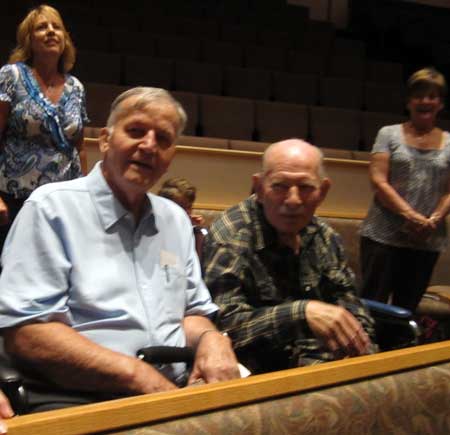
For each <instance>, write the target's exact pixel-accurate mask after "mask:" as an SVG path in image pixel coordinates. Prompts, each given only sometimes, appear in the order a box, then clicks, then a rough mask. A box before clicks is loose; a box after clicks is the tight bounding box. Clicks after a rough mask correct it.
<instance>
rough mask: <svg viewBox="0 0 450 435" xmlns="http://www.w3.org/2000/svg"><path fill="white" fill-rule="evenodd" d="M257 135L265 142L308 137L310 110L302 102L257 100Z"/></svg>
mask: <svg viewBox="0 0 450 435" xmlns="http://www.w3.org/2000/svg"><path fill="white" fill-rule="evenodd" d="M255 104H256V109H255V110H256V135H257V138H258V140H260V141H263V142H277V141H279V140H281V139H287V138H290V137H298V138H301V139H305V140H306V139H307V137H308V110H307V106H304V105H300V104H290V103H278V102H271V101H270V102H269V101H257V102H256V103H255Z"/></svg>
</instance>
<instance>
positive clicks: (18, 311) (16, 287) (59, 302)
mask: <svg viewBox="0 0 450 435" xmlns="http://www.w3.org/2000/svg"><path fill="white" fill-rule="evenodd" d="M52 220H53V221H54V222H53V223H52ZM25 252H26V253H25ZM2 263H3V271H2V274H1V275H0V328H5V327H11V326H14V325H17V324H20V323H24V322H29V321H51V320H57V321H61V322H63V323H66V324H70V323H71V315H70V311H69V308H68V305H67V300H68V297H69V295H68V288H69V278H68V277H69V271H70V269H71V264H70V262H69V260H68V258H67V255H66V252H65V249H64V243H63V241H62V238H61V236H60V234H59V233H58V224H57V222H56V221H55V220H54V219H51V218H50V217H49V216H48V215H47V213H46V212H45V210H44V209H43V208H42V207H40V206H39V205H38V204H37V203H36V202H34V201H31V200H28V201H26V202H25V204H24V206H23V208H22V209H21V211H20V213H19V214H18V216H17V218H16V219H15V220H14V223H13V225H12V227H11V230H10V232H9V234H8V237H7V239H6V243H5V246H4V248H3V253H2Z"/></svg>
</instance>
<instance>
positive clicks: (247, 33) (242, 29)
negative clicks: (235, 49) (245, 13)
mask: <svg viewBox="0 0 450 435" xmlns="http://www.w3.org/2000/svg"><path fill="white" fill-rule="evenodd" d="M221 39H222V41H226V42H233V43H237V44H256V43H257V42H258V31H257V28H256V26H253V25H251V24H247V25H245V26H244V25H241V24H234V23H229V22H222V26H221Z"/></svg>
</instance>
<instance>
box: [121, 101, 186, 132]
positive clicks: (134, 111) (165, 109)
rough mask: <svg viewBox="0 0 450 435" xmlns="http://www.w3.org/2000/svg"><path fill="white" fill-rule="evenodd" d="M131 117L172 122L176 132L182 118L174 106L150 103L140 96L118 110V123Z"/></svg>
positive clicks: (125, 103)
mask: <svg viewBox="0 0 450 435" xmlns="http://www.w3.org/2000/svg"><path fill="white" fill-rule="evenodd" d="M131 117H134V118H137V117H148V118H150V119H155V120H157V119H164V120H166V121H168V122H170V123H171V124H172V125H173V127H174V129H175V130H177V129H178V125H179V123H180V117H179V115H178V111H177V109H176V107H175V105H174V104H171V103H170V102H167V101H148V100H145V99H144V98H142V97H139V96H132V97H129V98H127V99H126V100H124V101H122V102H121V103H120V104H119V106H118V107H117V108H116V119H115V122H116V123H117V122H118V121H121V120H123V119H125V118H131Z"/></svg>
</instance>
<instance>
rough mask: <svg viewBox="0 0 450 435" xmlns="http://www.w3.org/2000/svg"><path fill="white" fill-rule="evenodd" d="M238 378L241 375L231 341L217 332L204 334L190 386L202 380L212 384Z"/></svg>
mask: <svg viewBox="0 0 450 435" xmlns="http://www.w3.org/2000/svg"><path fill="white" fill-rule="evenodd" d="M236 378H240V374H239V369H238V362H237V359H236V356H235V355H234V352H233V349H232V347H231V341H230V339H229V338H228V337H226V336H223V335H222V334H221V333H220V332H219V331H216V330H209V331H207V332H205V333H203V334H202V335H201V337H200V341H199V343H198V347H197V352H196V354H195V361H194V367H193V369H192V372H191V375H190V376H189V380H188V385H191V384H193V383H195V382H197V381H199V380H200V379H203V380H204V381H205V382H206V383H211V382H219V381H227V380H229V379H236Z"/></svg>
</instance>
